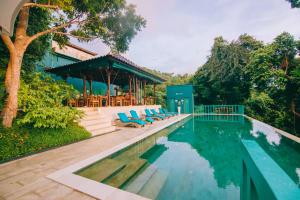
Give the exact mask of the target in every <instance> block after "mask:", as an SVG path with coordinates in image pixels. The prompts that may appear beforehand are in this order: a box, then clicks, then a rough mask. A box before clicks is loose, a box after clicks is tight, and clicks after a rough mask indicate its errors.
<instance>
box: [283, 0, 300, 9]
mask: <svg viewBox="0 0 300 200" xmlns="http://www.w3.org/2000/svg"><path fill="white" fill-rule="evenodd" d="M286 1H288V2H290V3H291V7H292V8H300V1H299V0H286Z"/></svg>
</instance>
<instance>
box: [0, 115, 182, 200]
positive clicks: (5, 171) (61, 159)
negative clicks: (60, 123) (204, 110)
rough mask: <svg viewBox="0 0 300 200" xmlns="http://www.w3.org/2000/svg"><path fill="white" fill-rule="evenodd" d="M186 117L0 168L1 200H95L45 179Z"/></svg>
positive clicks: (0, 165)
mask: <svg viewBox="0 0 300 200" xmlns="http://www.w3.org/2000/svg"><path fill="white" fill-rule="evenodd" d="M185 117H187V115H181V116H176V117H172V118H170V119H167V120H163V121H157V122H155V124H153V125H151V126H146V127H144V128H139V129H138V128H121V129H120V130H118V131H115V132H112V133H108V134H105V135H102V136H98V137H93V138H90V139H88V140H84V141H81V142H78V143H74V144H71V145H67V146H63V147H60V148H56V149H53V150H49V151H46V152H43V153H39V154H35V155H32V156H29V157H24V158H21V159H18V160H15V161H11V162H8V163H4V164H0V200H3V199H14V200H21V199H22V200H25V199H28V200H35V199H46V200H51V199H64V200H68V199H70V200H75V199H82V200H87V199H94V198H93V197H91V196H88V195H86V194H84V193H81V192H79V191H77V190H74V189H72V188H70V187H67V186H65V185H62V184H59V183H57V182H54V181H52V180H51V179H49V178H47V176H48V175H49V174H52V173H54V172H56V171H58V170H61V169H63V168H66V167H68V166H70V165H73V164H75V163H77V162H79V161H82V160H84V159H88V158H89V157H92V156H94V155H95V154H99V153H101V152H104V151H107V150H109V149H111V148H113V147H115V146H117V145H120V144H123V143H125V142H126V141H129V140H131V139H133V138H136V137H139V136H142V135H146V134H147V133H149V132H152V131H153V130H156V129H158V128H159V127H163V126H166V125H169V124H173V123H174V122H176V121H178V120H180V119H183V118H185ZM113 199H117V198H113Z"/></svg>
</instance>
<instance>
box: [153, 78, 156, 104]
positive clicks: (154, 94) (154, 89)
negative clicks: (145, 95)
mask: <svg viewBox="0 0 300 200" xmlns="http://www.w3.org/2000/svg"><path fill="white" fill-rule="evenodd" d="M153 98H154V105H156V84H155V83H154V84H153Z"/></svg>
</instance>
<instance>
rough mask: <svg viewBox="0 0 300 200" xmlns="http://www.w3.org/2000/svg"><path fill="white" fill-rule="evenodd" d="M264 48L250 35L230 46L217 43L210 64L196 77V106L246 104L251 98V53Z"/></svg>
mask: <svg viewBox="0 0 300 200" xmlns="http://www.w3.org/2000/svg"><path fill="white" fill-rule="evenodd" d="M261 46H262V43H261V42H260V41H257V40H255V39H254V38H253V37H251V36H249V35H246V34H244V35H241V36H240V37H239V39H238V40H236V41H232V42H230V43H229V42H228V41H226V40H224V39H223V38H222V37H217V38H216V39H215V42H214V45H213V47H212V49H211V55H210V56H209V58H208V61H207V62H206V63H205V64H204V65H203V66H202V67H200V68H199V69H198V71H197V72H196V74H195V76H194V77H193V84H194V86H195V91H196V93H197V97H196V102H197V103H202V104H211V103H213V104H242V103H243V101H244V100H245V99H246V98H247V97H248V96H249V90H250V79H249V77H247V76H246V73H245V72H246V70H245V68H246V66H247V63H248V62H249V57H250V53H251V52H252V51H254V50H256V49H259V48H260V47H261Z"/></svg>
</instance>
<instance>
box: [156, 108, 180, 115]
mask: <svg viewBox="0 0 300 200" xmlns="http://www.w3.org/2000/svg"><path fill="white" fill-rule="evenodd" d="M158 110H159V113H161V114H170V115H172V116H175V115H177V113H175V112H168V111H167V110H166V109H164V108H159V109H158Z"/></svg>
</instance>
